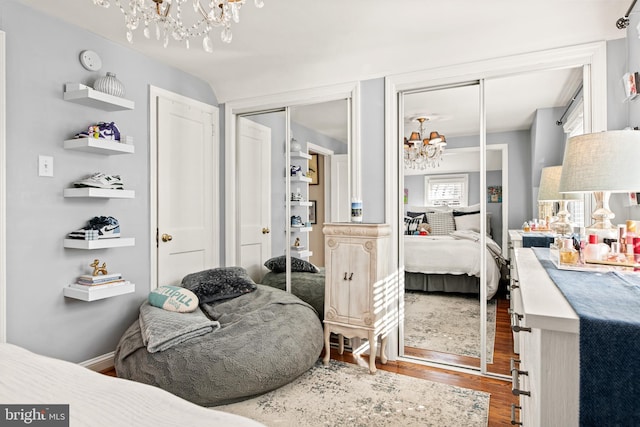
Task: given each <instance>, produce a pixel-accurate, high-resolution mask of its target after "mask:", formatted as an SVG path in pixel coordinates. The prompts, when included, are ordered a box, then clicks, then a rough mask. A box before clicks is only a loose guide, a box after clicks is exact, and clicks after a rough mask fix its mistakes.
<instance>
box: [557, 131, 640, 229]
mask: <svg viewBox="0 0 640 427" xmlns="http://www.w3.org/2000/svg"><path fill="white" fill-rule="evenodd" d="M559 190H560V192H561V193H593V195H594V198H595V200H596V209H595V210H594V211H593V213H592V214H591V217H592V218H593V220H594V223H593V224H591V225H590V226H589V227H587V229H586V231H587V234H597V235H598V236H601V237H609V236H613V237H615V235H616V228H615V227H614V226H613V224H611V220H612V219H613V218H614V217H615V215H614V213H613V212H611V210H610V209H609V197H610V196H611V193H635V192H637V191H639V190H640V131H634V130H616V131H607V132H598V133H589V134H584V135H579V136H574V137H572V138H569V140H568V141H567V146H566V147H565V151H564V160H563V162H562V175H561V178H560V189H559Z"/></svg>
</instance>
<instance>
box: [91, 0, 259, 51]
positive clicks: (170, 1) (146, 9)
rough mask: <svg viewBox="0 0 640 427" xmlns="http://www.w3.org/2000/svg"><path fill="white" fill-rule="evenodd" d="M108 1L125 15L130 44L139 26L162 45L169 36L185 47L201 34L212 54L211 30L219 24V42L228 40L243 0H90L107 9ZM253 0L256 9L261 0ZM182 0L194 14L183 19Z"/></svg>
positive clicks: (203, 41) (237, 20)
mask: <svg viewBox="0 0 640 427" xmlns="http://www.w3.org/2000/svg"><path fill="white" fill-rule="evenodd" d="M110 1H113V3H115V5H116V6H118V7H119V8H120V11H121V12H122V13H123V14H124V22H125V25H126V28H127V40H128V41H129V43H133V32H134V31H135V30H136V29H138V28H139V27H140V26H141V25H142V26H143V27H144V30H143V31H142V33H143V34H144V36H145V37H146V38H148V39H150V38H151V36H152V32H153V33H154V34H155V37H156V39H158V40H162V41H163V43H164V47H167V46H168V45H169V38H172V39H174V40H175V41H179V42H184V44H185V46H186V48H187V49H188V48H189V41H190V40H191V39H194V38H200V37H202V47H203V49H204V50H205V51H206V52H209V53H211V52H213V42H212V41H211V30H212V29H213V27H222V32H221V33H220V37H221V38H222V41H223V42H225V43H231V38H232V34H231V23H232V22H235V23H238V22H239V21H240V8H241V7H242V5H243V4H244V3H245V1H246V0H204V1H202V0H93V3H94V4H96V5H98V6H102V7H105V8H107V7H109V5H110ZM254 1H255V5H256V7H258V8H261V7H262V6H263V5H264V3H263V2H262V0H254ZM184 3H192V5H193V12H194V15H195V16H191V17H190V18H192V19H191V20H189V21H186V22H185V21H183V16H182V15H183V10H182V6H183V4H184ZM203 3H204V4H203ZM185 15H188V14H187V13H185ZM187 19H189V17H187Z"/></svg>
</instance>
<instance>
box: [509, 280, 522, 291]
mask: <svg viewBox="0 0 640 427" xmlns="http://www.w3.org/2000/svg"><path fill="white" fill-rule="evenodd" d="M518 283H520V282H519V281H518V279H513V283H512V284H511V285H509V290H510V291H512V290H514V289H518V288H519V287H520V285H519V284H518Z"/></svg>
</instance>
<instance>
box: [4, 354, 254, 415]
mask: <svg viewBox="0 0 640 427" xmlns="http://www.w3.org/2000/svg"><path fill="white" fill-rule="evenodd" d="M0 403H2V404H24V405H28V404H69V412H70V425H72V426H92V427H93V426H96V427H99V426H105V427H113V426H136V427H138V426H154V427H158V426H171V427H175V426H189V427H194V426H225V427H226V426H237V427H260V426H262V427H264V425H263V424H261V423H259V422H257V421H253V420H250V419H248V418H245V417H241V416H238V415H233V414H228V413H225V412H221V411H217V410H214V409H207V408H204V407H201V406H198V405H195V404H193V403H191V402H188V401H186V400H184V399H181V398H179V397H177V396H174V395H173V394H171V393H169V392H166V391H164V390H162V389H159V388H157V387H152V386H149V385H146V384H141V383H137V382H133V381H128V380H124V379H120V378H114V377H109V376H106V375H102V374H99V373H97V372H93V371H91V370H89V369H87V368H84V367H82V366H80V365H76V364H74V363H70V362H65V361H62V360H57V359H53V358H49V357H45V356H40V355H37V354H35V353H32V352H30V351H28V350H25V349H23V348H21V347H18V346H15V345H12V344H0Z"/></svg>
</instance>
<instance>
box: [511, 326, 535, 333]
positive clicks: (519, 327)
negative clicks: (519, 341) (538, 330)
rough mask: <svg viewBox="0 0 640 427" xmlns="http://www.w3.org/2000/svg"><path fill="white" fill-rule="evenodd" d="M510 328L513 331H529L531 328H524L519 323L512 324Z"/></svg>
mask: <svg viewBox="0 0 640 427" xmlns="http://www.w3.org/2000/svg"><path fill="white" fill-rule="evenodd" d="M511 329H512V330H513V332H531V328H525V327H522V326H520V325H513V326H512V327H511Z"/></svg>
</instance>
